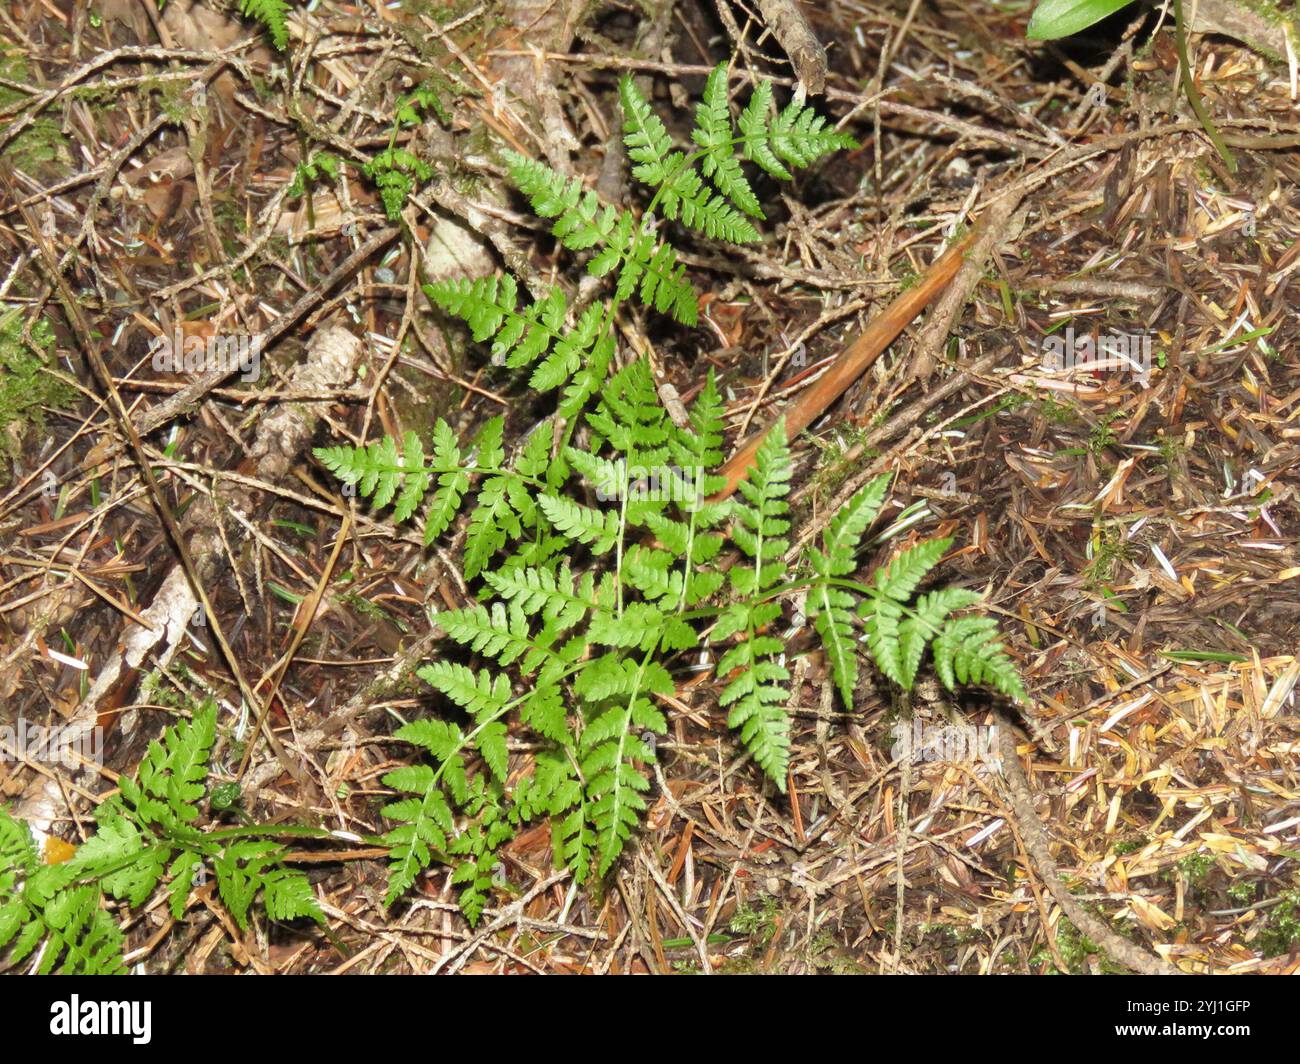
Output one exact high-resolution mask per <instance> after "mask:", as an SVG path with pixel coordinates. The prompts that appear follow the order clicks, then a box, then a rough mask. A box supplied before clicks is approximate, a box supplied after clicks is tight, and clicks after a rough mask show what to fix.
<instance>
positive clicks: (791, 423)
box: [713, 229, 978, 499]
mask: <svg viewBox="0 0 1300 1064" xmlns="http://www.w3.org/2000/svg"><path fill="white" fill-rule="evenodd" d="M977 232H978V229H972V230H971V232H970V233H968V234H967V235H966V236H965V237H963V238H962V239H961V240H959V241H958V242H957V243H956V244H954V245H953V246H952V247H950V248H949V249H948V250H947V251H945V252H944V253H943V254H942V255H940V256H939V260H938V261H937V262H936V263H935V264H934V265H933V266H931V267H930V268H929V269H928V270H927V271H926V272H925V276H924V277H922V278H921V281H920V283H919V284H917V285H914V286H913V287H912V288H909V289H908V290H907V291H906V292H903V293H902V294H901V295H899V296H898V298H897V299H895V300H894V301H893V302H892V303H890V304H889V306H888V307H886V308H885V310H884V312H883V313H881V314H880V315H879V316H877V317H876V318H874V319H873V320H872V321H871V322H870V323H869V324H868V325H867V327H866V328H865V329H864V330H863V331H862V335H861V336H859V337H858V338H857V340H855V341H854V342H853V344H852V346H850V347H849V348H848V349H847V350H846V351H845V352H844V353H843V354H842V355H840V357H839V358H838V359H836V360H835V362H834V364H833V365H832V366H831V367H830V369H828V370H827V371H826V372H825V373H823V374H822V375H821V376H820V377H819V378H818V379H817V381H816V382H815V383H813V384H812V385H811V386H810V387H809V388H808V389H807V391H805V392H804V393H803V394H802V395H801V396H799V398H798V399H797V400H795V402H794V404H793V405H792V406H791V407H790V408H789V409H788V410H787V411H786V412H785V431H786V436H787V437H789V438H793V437H794V436H795V435H796V434H797V433H800V432H802V431H803V430H804V429H806V428H807V427H808V426H809V425H811V424H812V423H813V422H814V421H815V420H816V419H817V418H818V417H819V416H821V414H822V413H823V412H824V411H825V410H826V408H827V407H829V406H830V405H831V403H833V402H835V400H836V399H838V398H839V397H840V396H841V395H843V394H844V393H845V391H847V390H848V387H849V385H850V384H852V383H853V382H854V381H855V380H857V379H858V378H859V377H860V376H862V374H863V373H864V372H865V371H866V369H867V367H868V366H870V365H871V363H873V362H874V361H875V360H876V358H877V356H879V354H880V352H882V351H883V350H885V348H887V347H888V346H889V345H890V344H892V343H893V342H894V340H895V338H896V337H897V336H898V334H899V333H901V332H902V331H903V330H904V329H905V328H907V326H908V323H910V322H911V321H912V319H913V318H915V317H916V316H917V315H918V314H920V313H921V311H923V310H924V309H925V308H926V307H927V306H929V305H930V303H931V302H932V301H933V300H934V299H935V297H936V296H938V295H939V293H940V292H942V291H943V290H944V289H945V288H946V287H948V283H949V282H950V281H951V280H952V279H953V277H954V276H956V274H957V270H958V269H959V268H960V266H961V264H962V258H963V256H964V255H965V253H966V249H967V248H969V247H970V245H971V244H972V243H973V242H974V240H975V236H976V234H977ZM771 428H772V426H771V425H769V426H768V427H767V428H765V429H763V430H762V431H760V432H756V433H755V434H754V435H753V436H751V437H750V438H749V439H748V440H747V441H746V442H745V445H744V446H743V447H741V448H740V450H738V451H737V452H736V453H735V454H733V455H732V456H731V457H730V458H729V459H728V460H727V462H726V464H725V465H724V466H723V467H722V469H721V470H720V471H719V472H720V475H721V476H724V477H726V478H727V485H726V487H724V488H723V489H722V490H721V491H720V492H718V494H717V495H715V496H713V498H714V499H725V498H727V496H729V495H730V494H731V493H732V492H734V491H735V490H736V485H737V484H739V483H740V482H741V481H742V480H743V479H744V477H745V474H746V473H748V472H749V467H750V466H752V465H753V464H754V455H755V454H757V453H758V448H759V445H760V444H761V443H762V442H763V438H764V437H765V436H766V435H767V434H768V432H770V431H771Z"/></svg>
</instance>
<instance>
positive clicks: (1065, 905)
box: [996, 717, 1183, 975]
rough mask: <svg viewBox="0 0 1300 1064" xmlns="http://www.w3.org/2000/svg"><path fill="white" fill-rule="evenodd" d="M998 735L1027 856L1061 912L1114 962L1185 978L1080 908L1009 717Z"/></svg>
mask: <svg viewBox="0 0 1300 1064" xmlns="http://www.w3.org/2000/svg"><path fill="white" fill-rule="evenodd" d="M996 732H997V743H998V757H999V758H1000V760H1001V764H1002V773H1003V776H1004V778H1005V779H1006V783H1007V796H1008V798H1009V799H1010V801H1011V809H1012V811H1013V812H1014V813H1015V816H1016V822H1017V825H1016V826H1017V827H1018V828H1019V829H1020V834H1021V838H1023V840H1024V843H1025V852H1026V855H1027V856H1028V858H1029V861H1030V863H1031V864H1032V865H1033V868H1034V871H1035V872H1037V873H1038V876H1039V878H1040V879H1042V880H1043V882H1044V883H1046V884H1047V889H1048V890H1049V891H1051V893H1052V897H1053V898H1055V899H1056V904H1057V905H1059V906H1060V907H1061V911H1062V912H1064V913H1065V915H1066V916H1067V917H1068V918H1069V920H1070V923H1072V924H1074V926H1075V927H1076V928H1078V929H1079V931H1081V932H1082V933H1083V934H1085V935H1087V936H1088V937H1089V938H1090V939H1092V941H1093V942H1095V943H1096V944H1097V945H1098V946H1100V947H1101V948H1102V949H1103V950H1105V951H1106V955H1107V956H1108V957H1110V959H1111V960H1113V961H1115V962H1116V963H1117V964H1122V965H1124V967H1126V968H1129V969H1131V970H1132V971H1135V972H1140V973H1141V974H1142V975H1182V974H1183V973H1182V972H1180V971H1179V970H1178V969H1177V968H1175V967H1174V966H1173V965H1172V964H1169V963H1168V962H1167V961H1165V960H1162V959H1161V958H1160V957H1157V956H1155V955H1154V954H1152V953H1149V952H1147V951H1146V950H1145V949H1143V948H1142V947H1141V946H1139V945H1137V944H1136V943H1133V942H1129V941H1128V940H1127V939H1124V938H1120V936H1119V935H1117V934H1115V932H1114V931H1112V930H1111V929H1110V928H1109V927H1107V926H1106V925H1105V924H1104V923H1103V922H1102V921H1101V920H1100V919H1098V918H1097V917H1096V916H1094V915H1093V914H1092V913H1090V912H1089V911H1088V910H1087V909H1085V908H1084V907H1083V906H1082V905H1080V904H1079V900H1078V899H1077V898H1076V897H1075V896H1074V895H1073V894H1071V893H1070V891H1069V889H1068V888H1067V887H1066V885H1065V881H1064V880H1063V879H1062V878H1061V873H1060V871H1059V870H1058V869H1057V867H1056V862H1055V861H1054V860H1053V859H1052V851H1051V849H1050V848H1049V845H1048V838H1047V831H1046V829H1045V828H1044V827H1043V822H1042V820H1040V819H1039V817H1038V812H1037V810H1035V809H1034V798H1033V794H1032V793H1031V792H1030V789H1029V781H1028V780H1027V779H1025V773H1024V770H1023V769H1022V768H1021V767H1020V755H1019V754H1018V753H1017V752H1016V740H1015V736H1014V734H1013V733H1012V731H1011V724H1010V722H1009V721H1007V720H1006V718H1005V717H1004V718H1003V719H1001V720H1000V721H999V723H998V726H997V729H996ZM1043 933H1044V934H1050V929H1048V928H1043Z"/></svg>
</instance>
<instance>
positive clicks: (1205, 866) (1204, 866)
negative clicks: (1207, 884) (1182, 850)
mask: <svg viewBox="0 0 1300 1064" xmlns="http://www.w3.org/2000/svg"><path fill="white" fill-rule="evenodd" d="M1213 868H1214V858H1213V857H1212V856H1210V855H1209V854H1208V853H1189V854H1188V855H1187V856H1186V857H1184V858H1183V859H1182V860H1180V861H1179V862H1178V871H1179V873H1181V875H1182V877H1183V878H1184V879H1185V880H1187V884H1188V886H1190V887H1199V886H1200V885H1201V883H1202V881H1203V880H1204V879H1205V877H1206V876H1208V875H1209V874H1210V871H1211V870H1212V869H1213Z"/></svg>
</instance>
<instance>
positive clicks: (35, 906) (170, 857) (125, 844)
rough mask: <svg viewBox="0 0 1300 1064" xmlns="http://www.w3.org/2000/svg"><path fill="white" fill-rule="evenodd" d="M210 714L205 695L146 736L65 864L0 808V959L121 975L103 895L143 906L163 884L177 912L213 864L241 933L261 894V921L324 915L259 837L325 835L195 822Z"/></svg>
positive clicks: (279, 849) (277, 846) (278, 846)
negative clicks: (186, 714)
mask: <svg viewBox="0 0 1300 1064" xmlns="http://www.w3.org/2000/svg"><path fill="white" fill-rule="evenodd" d="M216 718H217V713H216V706H215V704H213V703H211V702H209V703H208V704H206V705H205V706H204V707H203V708H202V709H201V710H199V711H198V712H196V713H195V714H194V717H193V719H192V720H189V721H184V722H182V723H180V724H177V725H175V726H174V727H171V728H168V729H167V730H166V731H165V732H164V733H163V736H162V738H161V739H159V740H156V741H155V742H153V743H151V744H150V746H149V750H148V753H147V754H146V755H145V759H144V761H143V762H141V764H140V767H139V770H138V771H137V773H136V775H135V777H133V778H132V777H127V776H122V777H121V778H120V780H119V781H118V786H119V793H118V794H116V795H114V796H113V797H111V798H108V799H107V800H105V801H103V802H101V803H100V804H99V806H98V808H97V809H96V810H95V821H96V831H95V832H94V834H93V835H92V836H91V837H90V838H89V839H87V841H86V842H85V843H83V844H82V845H81V846H79V847H77V849H76V851H75V853H74V854H73V856H72V857H71V858H70V859H69V860H66V861H62V862H59V863H57V864H47V863H45V862H44V861H43V860H42V855H41V853H40V852H39V851H38V850H37V848H36V846H35V845H34V843H33V840H32V836H31V832H30V831H29V829H28V827H27V825H26V824H25V823H24V822H23V821H21V820H17V819H15V818H14V817H12V816H11V815H10V814H9V813H8V812H6V811H5V810H4V809H2V808H0V961H2V962H4V963H6V964H9V965H18V964H20V963H22V962H24V961H26V960H27V959H28V958H33V960H32V968H33V970H34V971H36V972H38V973H40V974H46V973H49V972H55V971H57V972H59V973H61V974H78V975H108V974H117V973H120V972H123V971H125V963H124V961H123V956H122V943H123V938H122V932H121V931H120V929H119V927H118V922H117V920H116V919H115V918H114V917H113V915H112V914H111V913H110V912H109V911H108V909H107V908H106V907H105V906H106V903H107V901H108V899H110V898H111V899H115V900H116V901H117V902H119V903H120V904H124V905H129V906H132V907H139V906H141V905H143V904H144V903H145V902H146V901H148V899H149V897H150V896H151V895H152V894H153V892H154V890H155V889H156V888H157V887H158V886H159V885H160V884H162V885H164V887H165V890H166V892H167V895H168V899H169V905H170V909H171V914H172V916H173V918H175V919H177V920H179V919H181V918H182V916H183V914H184V911H185V907H186V904H187V902H188V900H189V897H190V891H191V889H192V887H193V886H194V885H195V883H196V882H197V881H198V880H199V878H200V877H201V876H203V875H205V874H206V871H205V870H206V869H207V868H208V867H209V866H210V867H211V869H212V871H213V873H214V875H215V878H216V884H217V892H218V894H219V895H220V897H221V900H222V902H223V903H224V904H225V906H226V909H227V910H228V911H229V912H230V914H231V916H233V917H234V919H235V922H236V923H237V924H238V925H239V927H240V928H241V929H244V930H247V929H248V926H249V921H248V914H249V910H250V908H251V907H252V904H253V902H254V900H255V899H256V897H257V896H258V894H259V893H260V894H261V896H262V904H263V907H264V909H265V912H266V915H267V917H268V918H269V919H273V920H291V919H295V918H297V917H311V918H312V919H314V920H317V921H319V922H321V923H323V922H324V919H325V918H324V915H323V914H322V913H321V910H320V906H319V905H318V904H317V902H316V898H315V895H314V894H313V893H312V889H311V884H310V883H309V882H308V880H307V877H306V875H304V874H303V873H302V872H300V871H297V870H295V869H292V868H289V867H288V866H287V865H286V864H285V863H284V861H283V857H284V854H285V852H286V850H285V846H284V845H283V844H282V843H280V842H276V841H274V839H272V838H268V837H265V836H267V835H277V834H309V835H324V834H326V833H325V832H320V831H316V830H315V829H300V830H298V831H294V829H292V828H288V829H286V828H279V827H277V828H270V829H259V828H225V829H216V830H203V829H202V828H200V827H199V825H198V821H199V819H200V816H201V810H200V803H201V802H202V800H203V797H204V793H205V781H206V780H207V776H208V759H209V757H210V754H211V750H212V744H213V742H214V740H215V737H216Z"/></svg>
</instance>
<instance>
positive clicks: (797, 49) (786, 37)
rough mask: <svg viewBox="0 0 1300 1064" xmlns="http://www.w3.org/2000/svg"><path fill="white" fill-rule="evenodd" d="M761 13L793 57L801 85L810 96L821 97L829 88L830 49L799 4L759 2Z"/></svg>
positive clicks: (795, 0)
mask: <svg viewBox="0 0 1300 1064" xmlns="http://www.w3.org/2000/svg"><path fill="white" fill-rule="evenodd" d="M758 11H759V14H761V15H762V16H763V21H764V22H766V23H767V28H768V29H770V30H771V31H772V34H773V36H775V37H776V39H777V40H778V41H780V42H781V47H782V48H784V49H785V54H786V55H788V56H789V57H790V63H791V65H793V67H794V72H795V74H796V75H797V76H798V78H799V83H800V84H801V85H803V87H804V88H805V89H806V90H807V91H808V92H811V93H820V92H821V91H822V89H824V88H825V87H826V49H825V48H823V47H822V42H821V41H819V40H818V39H817V35H816V34H815V33H813V31H812V27H811V26H809V25H808V20H807V19H806V18H804V16H803V12H802V11H800V10H799V4H798V0H758Z"/></svg>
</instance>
